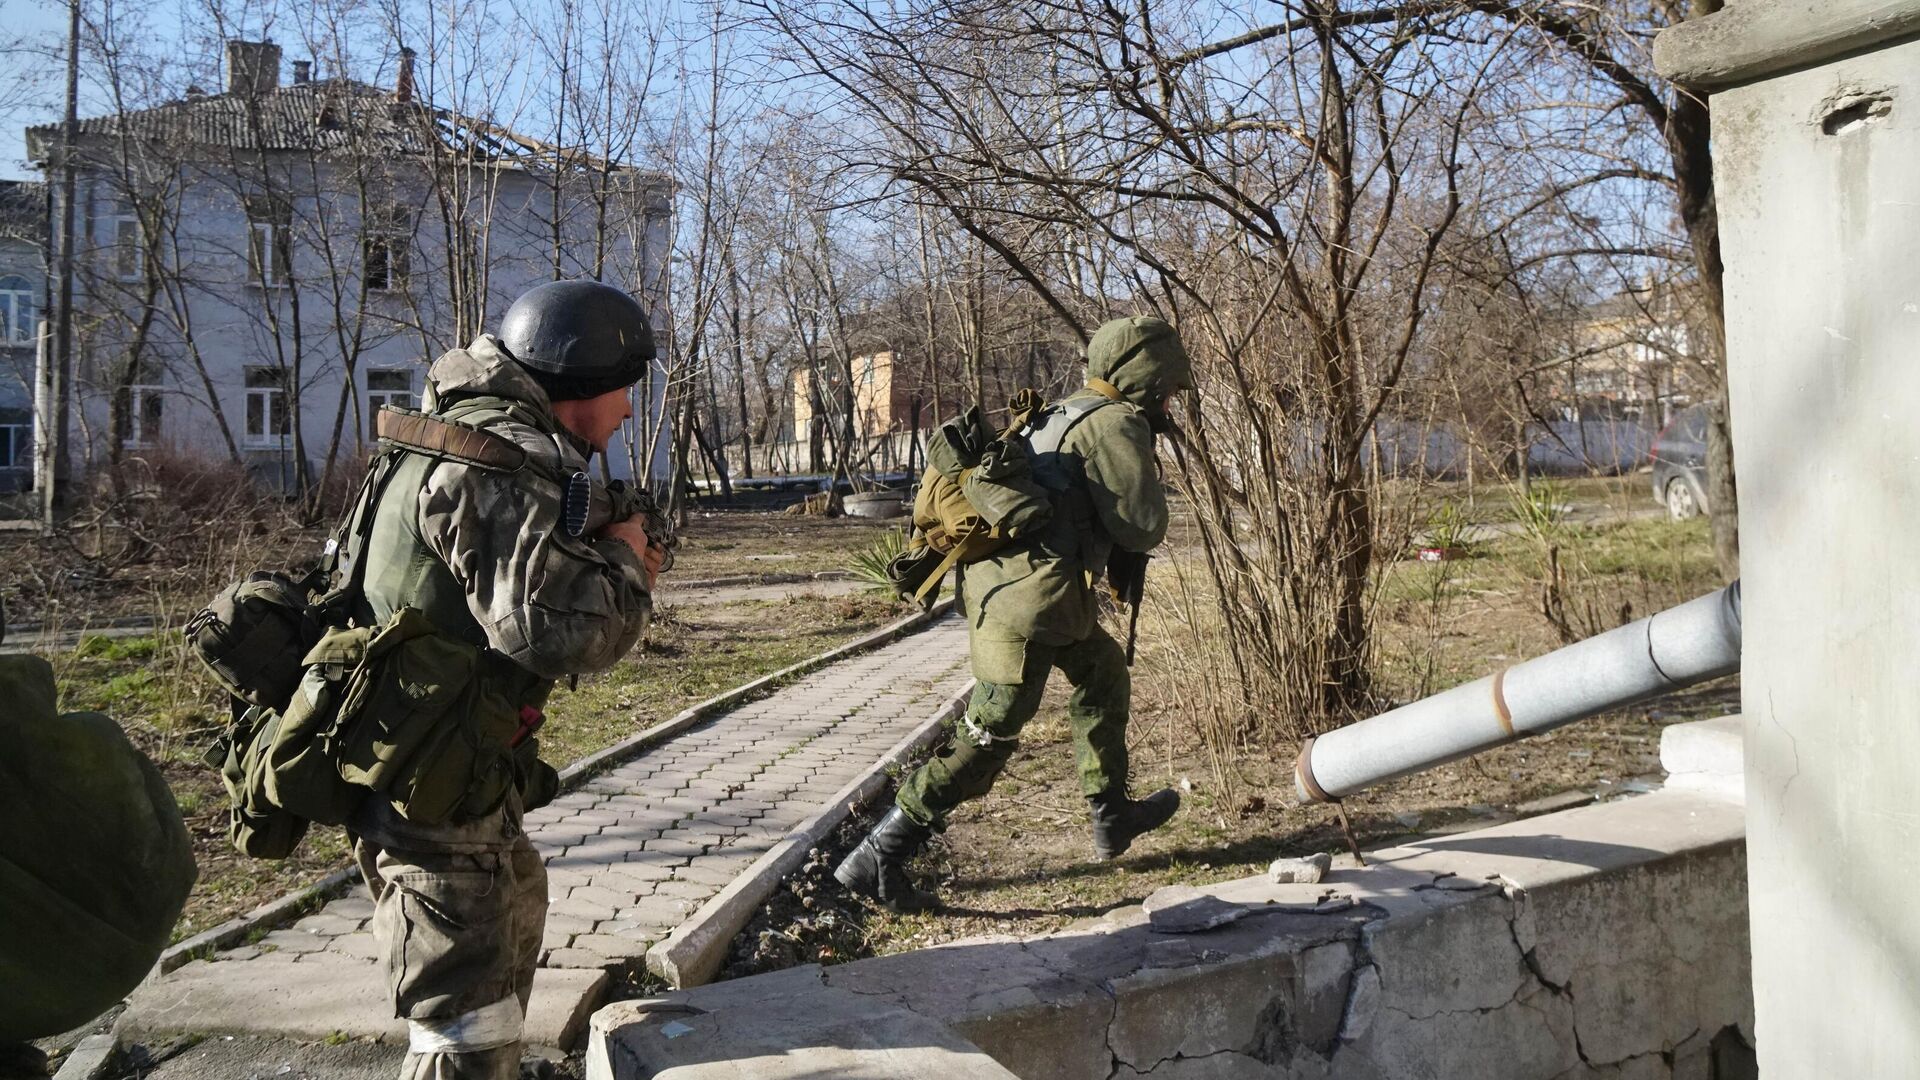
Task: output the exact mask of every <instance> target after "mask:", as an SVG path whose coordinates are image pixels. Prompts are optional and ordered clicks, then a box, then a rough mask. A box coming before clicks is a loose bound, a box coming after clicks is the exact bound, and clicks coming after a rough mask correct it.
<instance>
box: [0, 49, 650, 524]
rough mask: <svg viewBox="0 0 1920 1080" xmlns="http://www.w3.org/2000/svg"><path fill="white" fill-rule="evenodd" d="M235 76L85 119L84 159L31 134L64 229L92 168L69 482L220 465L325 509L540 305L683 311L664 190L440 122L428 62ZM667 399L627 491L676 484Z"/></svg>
mask: <svg viewBox="0 0 1920 1080" xmlns="http://www.w3.org/2000/svg"><path fill="white" fill-rule="evenodd" d="M225 61H226V62H225V82H224V85H223V86H222V87H221V88H220V89H219V91H218V92H209V91H206V90H204V89H202V88H200V87H197V86H190V87H188V88H187V89H186V91H185V93H184V94H183V95H182V96H181V97H179V98H178V99H176V100H170V101H165V102H162V103H159V104H155V105H152V106H151V107H145V108H139V109H128V110H126V111H121V112H118V113H114V114H111V115H106V116H97V117H91V118H84V119H82V120H80V122H79V124H78V130H77V135H76V138H75V139H74V142H73V145H72V146H71V147H67V146H65V145H63V143H64V140H63V139H62V137H61V128H60V127H59V126H57V125H53V126H44V127H36V128H33V129H30V130H29V131H28V133H27V143H28V152H29V155H30V156H31V157H32V158H33V160H34V161H35V162H36V164H37V165H38V166H39V167H41V168H42V169H44V170H45V173H46V176H47V178H48V180H49V187H50V188H51V189H52V191H53V192H54V196H53V197H52V198H50V199H48V198H45V196H44V195H43V196H42V199H43V205H44V206H45V207H46V214H47V220H48V221H50V222H52V223H55V224H57V223H58V222H59V221H60V220H61V216H62V215H61V211H62V206H61V204H60V197H59V192H60V191H61V190H62V183H61V181H62V180H63V178H64V174H65V169H66V167H67V166H68V164H69V162H70V163H71V166H72V168H73V171H74V180H73V191H74V211H75V213H74V230H75V239H74V259H73V261H72V262H73V274H74V283H73V287H74V297H75V299H74V304H73V330H72V334H73V346H72V349H71V352H70V363H71V368H72V374H71V378H70V380H69V382H68V383H67V385H68V386H70V390H68V391H67V393H66V398H67V403H68V407H67V409H66V410H64V411H65V413H66V423H65V429H66V438H65V440H64V442H65V446H66V452H65V453H64V455H60V456H61V457H63V458H64V462H63V463H62V464H63V466H64V470H63V471H64V475H66V476H67V477H69V478H70V479H71V481H72V482H74V483H77V484H96V485H97V484H98V483H99V482H100V480H101V478H102V477H103V476H108V475H115V476H118V477H121V478H125V477H127V476H132V477H133V478H134V482H135V483H140V482H144V480H145V479H147V478H151V477H154V476H157V475H159V474H163V473H164V472H165V470H166V469H167V468H169V467H184V466H191V467H200V466H202V465H205V464H207V463H213V464H215V465H218V464H221V463H227V464H230V465H237V466H241V467H244V468H245V469H246V470H247V471H248V472H249V473H251V474H252V476H253V477H254V478H255V479H256V481H257V482H259V483H260V484H261V485H262V486H264V487H267V488H269V489H274V490H280V491H287V492H293V491H305V490H309V489H310V488H312V487H313V486H314V485H317V484H320V483H322V482H324V481H325V480H326V479H327V478H328V477H330V476H331V475H333V474H334V473H335V472H336V471H337V470H344V471H345V472H347V473H348V474H353V473H355V472H357V469H358V461H359V459H360V457H361V455H362V454H363V453H364V452H365V450H366V448H368V447H369V446H370V445H371V443H372V441H373V434H372V430H371V416H372V414H373V413H374V412H375V411H376V410H377V409H378V408H379V407H380V406H381V405H383V404H397V405H414V404H417V403H418V402H419V399H420V395H421V392H422V391H423V389H424V384H423V379H424V375H425V371H426V364H427V362H428V361H430V360H431V359H432V358H433V357H434V356H437V355H438V354H439V353H441V352H443V351H445V350H446V349H448V348H452V347H456V346H459V345H464V344H466V343H467V342H468V341H469V340H471V338H472V337H473V336H474V335H475V334H477V333H479V332H481V331H483V330H487V329H490V328H491V326H492V324H493V320H495V319H497V318H498V316H499V315H500V314H501V313H502V312H503V311H504V310H505V308H506V307H507V305H508V304H510V303H511V302H512V301H513V299H514V298H515V297H516V296H518V295H519V294H520V293H521V292H523V291H525V290H526V289H528V288H530V287H532V286H534V285H537V284H539V283H541V282H544V281H551V280H554V279H556V278H581V277H591V278H598V279H600V280H603V281H607V282H609V283H612V284H616V285H619V286H621V287H623V288H625V289H627V290H629V291H631V292H633V293H634V294H635V295H637V296H640V297H642V298H643V301H644V302H646V303H648V304H649V306H650V307H652V308H653V309H654V310H655V311H656V312H664V305H665V298H664V293H665V281H664V274H665V262H666V254H667V248H668V243H669V234H668V225H669V220H670V214H671V201H670V200H671V194H672V185H671V182H670V181H668V180H667V179H666V178H664V177H662V176H660V175H659V174H657V173H652V172H646V171H642V170H639V169H636V168H634V167H631V166H629V165H626V164H622V163H619V162H615V161H611V160H607V159H604V158H600V157H595V156H592V155H589V154H587V153H585V152H583V151H580V150H578V149H562V148H559V147H556V146H553V145H550V144H548V143H545V142H542V141H540V140H538V139H535V138H532V137H529V136H526V135H523V134H519V133H517V132H515V131H511V130H508V129H507V128H505V127H503V126H500V125H498V124H496V123H494V122H492V121H490V120H487V119H484V118H480V117H475V116H468V115H463V114H462V113H459V112H456V111H453V110H450V109H447V108H443V107H438V106H436V105H435V104H433V102H432V100H431V98H432V96H433V95H432V93H431V90H432V79H433V74H432V68H431V65H427V64H421V65H419V67H418V69H416V62H415V56H414V54H413V52H412V51H411V50H406V49H403V50H401V51H400V54H399V56H398V58H397V62H396V63H395V64H394V65H393V70H394V76H393V78H392V80H391V82H392V85H390V86H374V85H369V84H368V83H365V82H360V81H357V80H354V79H351V78H347V77H344V76H343V75H332V76H330V77H324V78H323V77H319V73H316V72H315V71H314V65H313V63H312V62H311V61H307V60H296V61H293V62H292V64H291V69H292V70H291V77H290V78H283V71H282V50H281V48H280V46H278V45H276V44H273V43H272V42H248V41H229V42H227V43H226V55H225ZM46 234H47V235H53V232H52V230H47V232H46ZM9 280H11V279H10V278H9ZM27 303H30V304H34V305H39V304H40V301H39V298H38V297H37V296H36V297H34V298H32V299H30V300H28V301H27ZM13 318H14V319H16V320H17V319H18V316H17V315H15V316H13ZM656 321H657V318H656ZM8 326H9V327H10V328H11V327H12V326H13V323H12V322H9V323H8ZM49 340H51V336H50V337H49ZM54 352H55V350H54V349H51V348H49V349H46V350H43V355H44V356H46V358H47V359H46V360H45V361H43V363H45V364H55V363H58V360H59V358H58V357H56V356H54V355H53V354H54ZM45 374H46V373H45V372H44V371H43V372H42V375H43V379H42V380H41V382H42V383H43V384H45V385H52V382H51V381H49V380H46V379H45V378H44V375H45ZM664 392H665V375H664V371H660V372H657V373H656V377H655V378H654V379H653V380H652V385H651V393H650V395H649V400H648V401H647V402H645V403H644V406H642V403H639V402H636V405H637V406H642V407H637V408H636V409H635V414H636V418H637V419H636V420H635V422H634V423H635V429H634V431H633V434H632V437H631V438H628V439H624V440H622V441H621V442H619V443H618V444H616V445H615V446H614V447H612V448H611V449H610V451H609V454H608V457H609V462H610V464H611V466H612V469H613V473H614V475H618V476H634V475H658V474H660V473H663V472H664V449H665V448H664V443H663V442H662V441H661V440H659V439H657V438H653V437H651V433H652V432H653V431H654V430H655V429H656V426H657V424H656V422H657V419H658V416H659V411H660V401H661V399H662V397H663V395H664ZM41 394H42V396H43V397H44V396H45V395H46V394H47V391H46V390H42V391H41ZM8 400H11V399H8ZM8 400H0V410H4V409H5V408H6V407H7V405H8ZM45 412H46V413H47V415H48V416H50V417H51V416H54V415H56V411H55V410H53V409H47V410H45ZM11 415H12V413H11V412H0V418H3V417H5V416H11ZM48 423H49V426H57V425H56V424H55V423H54V422H53V421H49V422H48ZM8 445H11V444H8ZM56 445H57V444H56ZM48 467H49V468H51V466H48Z"/></svg>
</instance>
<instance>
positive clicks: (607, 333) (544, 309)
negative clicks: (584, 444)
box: [500, 281, 654, 401]
mask: <svg viewBox="0 0 1920 1080" xmlns="http://www.w3.org/2000/svg"><path fill="white" fill-rule="evenodd" d="M500 343H501V344H502V345H505V346H506V347H507V352H508V353H510V354H511V355H512V356H513V358H514V359H515V360H517V361H519V362H520V366H521V367H524V368H526V369H527V371H528V372H530V373H531V374H532V375H533V378H534V381H535V382H537V383H539V384H540V386H541V388H542V389H544V390H545V391H546V392H547V396H548V397H550V398H552V399H553V400H555V401H577V400H580V399H582V398H590V397H599V396H600V395H601V394H604V393H606V392H608V391H609V390H619V389H622V388H624V387H628V386H632V385H633V384H634V383H637V382H639V381H640V380H641V379H643V378H646V375H647V368H648V366H649V365H650V364H652V363H653V356H654V349H653V327H652V326H651V325H649V324H648V322H647V312H646V309H644V308H642V307H641V306H640V303H639V301H637V300H635V299H634V298H633V297H631V296H628V295H627V294H626V293H624V292H622V291H620V290H619V289H616V288H614V287H613V286H611V285H605V284H602V283H601V282H598V281H553V282H548V283H547V284H545V285H541V286H538V287H537V288H533V289H529V290H527V292H526V293H525V294H524V295H522V296H521V297H520V299H518V300H515V301H514V302H513V306H512V307H510V308H508V309H507V314H506V317H505V318H503V319H501V320H500Z"/></svg>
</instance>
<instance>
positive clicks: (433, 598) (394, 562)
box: [356, 396, 551, 704]
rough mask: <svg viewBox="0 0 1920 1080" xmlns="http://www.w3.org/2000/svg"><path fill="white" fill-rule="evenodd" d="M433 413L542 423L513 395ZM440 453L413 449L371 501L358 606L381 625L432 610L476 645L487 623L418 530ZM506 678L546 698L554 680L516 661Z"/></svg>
mask: <svg viewBox="0 0 1920 1080" xmlns="http://www.w3.org/2000/svg"><path fill="white" fill-rule="evenodd" d="M436 415H438V416H439V417H440V418H441V419H443V420H446V421H448V422H450V423H460V424H465V425H468V426H471V427H479V428H485V427H487V426H489V425H490V424H492V423H496V422H498V421H501V420H512V421H515V422H517V423H522V424H526V425H528V426H530V427H535V428H539V427H541V425H540V424H539V423H538V421H537V418H536V417H535V415H534V414H533V413H532V412H531V411H530V410H528V409H526V408H525V407H524V406H522V405H520V404H519V403H518V402H515V401H512V400H510V399H508V398H500V397H490V396H474V397H464V398H461V399H460V400H458V401H456V402H454V403H453V404H452V405H449V406H448V407H446V408H443V409H441V410H440V411H439V412H438V413H437V414H436ZM442 460H444V459H442V458H438V457H433V456H429V455H428V454H425V453H419V452H409V453H406V454H405V456H404V457H402V459H401V460H400V463H399V464H398V465H397V466H395V469H394V474H393V476H392V478H391V479H390V480H388V482H387V484H386V489H385V490H384V491H383V492H382V493H381V496H380V500H379V502H378V503H376V504H375V507H374V518H373V531H372V534H371V535H370V536H369V537H368V539H367V550H366V553H365V558H366V560H367V567H366V575H365V578H364V580H363V583H362V586H361V599H360V605H361V610H360V611H359V612H357V613H356V615H357V616H358V621H360V622H362V624H363V625H368V626H379V625H382V624H383V623H385V622H386V621H387V620H388V619H390V618H392V617H393V615H394V613H396V612H398V611H399V610H400V609H401V608H403V607H410V608H413V609H415V610H416V611H419V612H420V613H421V614H422V615H425V616H426V617H427V621H428V622H430V623H432V624H433V626H434V628H435V629H436V630H438V631H439V632H440V633H442V634H445V635H447V636H448V637H452V638H456V639H458V640H460V641H464V642H466V643H467V644H469V645H472V646H474V647H475V648H479V649H484V648H486V647H487V634H486V631H485V630H483V629H481V627H480V623H479V621H478V620H476V619H475V618H474V617H473V611H472V609H471V608H469V607H468V606H467V594H466V590H465V589H463V588H461V586H460V582H459V581H458V580H457V579H455V578H454V576H453V571H451V570H449V569H448V568H447V564H446V563H444V562H442V561H441V560H440V557H439V556H438V555H436V554H434V552H433V549H432V548H431V547H429V546H428V545H427V542H426V538H425V537H423V536H422V535H421V534H420V514H419V498H420V492H421V490H422V489H423V488H425V487H426V484H427V476H428V474H429V473H431V472H432V471H433V469H434V467H435V466H437V465H439V464H440V463H441V461H442ZM501 664H502V665H503V666H504V667H505V668H510V669H511V674H510V675H509V676H508V679H507V681H508V682H511V683H516V684H518V685H519V686H521V687H522V688H523V689H522V693H523V694H524V695H528V696H527V697H525V698H523V700H527V701H530V703H534V704H537V702H534V701H531V695H534V694H537V695H538V697H539V698H542V699H544V697H545V690H546V688H547V686H549V685H551V680H546V679H542V678H540V677H539V676H537V675H535V674H533V673H532V672H530V671H527V670H526V669H524V668H521V667H519V666H518V665H516V664H511V663H510V662H508V661H505V660H504V659H503V660H502V661H501Z"/></svg>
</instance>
